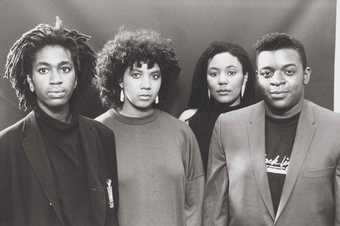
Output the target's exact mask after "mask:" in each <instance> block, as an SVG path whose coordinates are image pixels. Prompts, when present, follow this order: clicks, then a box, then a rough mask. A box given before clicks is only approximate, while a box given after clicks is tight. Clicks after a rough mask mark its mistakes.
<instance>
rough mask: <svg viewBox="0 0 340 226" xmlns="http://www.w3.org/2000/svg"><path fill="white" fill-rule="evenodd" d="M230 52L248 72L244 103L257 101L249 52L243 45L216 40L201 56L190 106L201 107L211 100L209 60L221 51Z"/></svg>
mask: <svg viewBox="0 0 340 226" xmlns="http://www.w3.org/2000/svg"><path fill="white" fill-rule="evenodd" d="M224 52H228V53H230V54H231V55H233V56H234V57H236V58H237V59H238V60H239V61H240V63H241V65H242V71H243V74H246V73H248V81H247V84H246V88H245V92H244V95H243V97H242V98H241V103H242V104H243V105H250V104H253V103H254V101H255V72H254V68H253V66H252V64H251V61H250V58H249V56H248V53H247V52H246V51H245V50H244V48H242V47H241V46H239V45H237V44H233V43H229V42H223V41H214V42H212V43H210V45H209V47H208V48H207V49H205V50H204V51H203V53H202V54H201V56H200V57H199V59H198V61H197V63H196V66H195V69H194V74H193V78H192V84H191V94H190V99H189V103H188V107H189V108H201V107H204V106H206V104H207V103H208V101H209V97H208V82H207V69H208V62H209V60H211V59H212V58H213V57H214V56H215V55H217V54H219V53H224Z"/></svg>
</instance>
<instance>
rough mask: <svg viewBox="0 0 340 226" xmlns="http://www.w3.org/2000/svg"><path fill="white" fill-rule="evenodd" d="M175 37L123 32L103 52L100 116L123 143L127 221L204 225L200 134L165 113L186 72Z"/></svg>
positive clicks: (148, 225)
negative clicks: (173, 88) (171, 90)
mask: <svg viewBox="0 0 340 226" xmlns="http://www.w3.org/2000/svg"><path fill="white" fill-rule="evenodd" d="M170 44H171V43H170V40H168V39H165V38H163V37H161V36H160V34H159V33H158V32H156V31H152V30H137V31H130V30H126V29H121V30H120V31H119V32H118V33H117V34H116V36H115V37H114V39H113V40H110V41H108V42H107V43H106V44H105V45H104V48H103V49H102V50H101V52H100V53H99V56H98V61H97V69H98V76H99V84H100V87H101V96H102V98H103V101H104V103H106V104H107V105H108V106H111V109H109V110H108V111H107V112H105V113H104V114H102V115H101V116H99V117H98V118H97V120H98V121H100V122H102V123H104V124H105V125H107V126H108V127H110V128H111V129H112V130H113V131H114V133H115V135H116V141H117V162H118V174H119V175H118V178H119V181H118V183H119V192H120V196H119V198H120V208H119V217H118V219H119V224H120V226H131V225H133V226H160V225H161V226H199V225H201V211H202V203H203V190H204V172H203V167H202V161H201V156H200V151H199V147H198V144H197V141H196V138H195V135H194V134H193V132H192V131H191V129H190V128H189V126H188V125H186V123H184V122H182V121H180V120H178V119H176V118H174V117H172V116H171V115H169V114H168V113H166V112H164V111H163V110H161V109H163V105H162V103H164V102H165V98H166V97H167V94H168V92H167V90H169V87H170V86H169V84H171V83H172V82H173V81H174V80H175V79H176V77H177V76H178V74H179V72H180V67H179V65H178V61H177V59H176V55H175V52H174V49H173V48H172V47H171V45H170Z"/></svg>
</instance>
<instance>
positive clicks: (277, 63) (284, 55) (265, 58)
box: [256, 49, 302, 68]
mask: <svg viewBox="0 0 340 226" xmlns="http://www.w3.org/2000/svg"><path fill="white" fill-rule="evenodd" d="M256 63H257V67H258V68H263V67H282V66H285V65H288V64H293V65H296V66H300V65H301V66H302V61H301V58H300V55H299V53H298V51H297V50H295V49H278V50H271V51H262V52H260V53H259V54H258V55H257V57H256Z"/></svg>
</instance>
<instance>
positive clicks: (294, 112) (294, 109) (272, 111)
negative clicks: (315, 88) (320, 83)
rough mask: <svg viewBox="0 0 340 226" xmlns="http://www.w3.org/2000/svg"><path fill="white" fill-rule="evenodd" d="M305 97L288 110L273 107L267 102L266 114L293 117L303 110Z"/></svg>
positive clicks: (282, 117) (277, 117)
mask: <svg viewBox="0 0 340 226" xmlns="http://www.w3.org/2000/svg"><path fill="white" fill-rule="evenodd" d="M303 100H304V99H303V98H301V100H300V101H299V102H298V103H297V104H296V105H294V106H293V107H292V108H290V109H288V110H281V109H273V108H271V107H269V106H268V105H267V104H265V109H266V115H268V116H270V117H272V118H276V119H285V118H291V117H293V116H294V115H297V114H298V113H300V112H301V110H302V106H303Z"/></svg>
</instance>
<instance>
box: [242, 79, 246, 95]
mask: <svg viewBox="0 0 340 226" xmlns="http://www.w3.org/2000/svg"><path fill="white" fill-rule="evenodd" d="M246 84H247V81H245V82H244V83H243V84H242V87H241V97H243V95H244V92H245V91H246Z"/></svg>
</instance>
